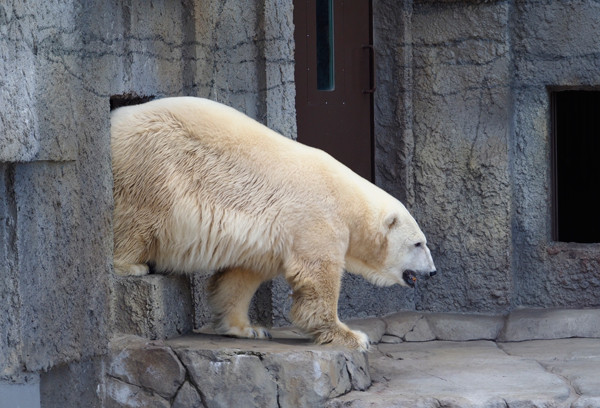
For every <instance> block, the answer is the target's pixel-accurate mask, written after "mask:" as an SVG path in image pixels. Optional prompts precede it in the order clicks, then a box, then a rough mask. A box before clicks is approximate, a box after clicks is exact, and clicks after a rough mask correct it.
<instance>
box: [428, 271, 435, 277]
mask: <svg viewBox="0 0 600 408" xmlns="http://www.w3.org/2000/svg"><path fill="white" fill-rule="evenodd" d="M436 273H437V271H433V272H429V276H435V274H436Z"/></svg>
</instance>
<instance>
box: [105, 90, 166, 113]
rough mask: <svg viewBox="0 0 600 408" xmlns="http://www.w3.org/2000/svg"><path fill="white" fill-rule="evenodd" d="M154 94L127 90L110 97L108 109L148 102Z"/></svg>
mask: <svg viewBox="0 0 600 408" xmlns="http://www.w3.org/2000/svg"><path fill="white" fill-rule="evenodd" d="M155 98H156V97H155V96H154V95H138V94H136V93H135V92H128V93H124V94H120V95H113V96H111V97H110V110H111V111H112V110H115V109H117V108H120V107H121V106H130V105H139V104H142V103H146V102H150V101H151V100H153V99H155Z"/></svg>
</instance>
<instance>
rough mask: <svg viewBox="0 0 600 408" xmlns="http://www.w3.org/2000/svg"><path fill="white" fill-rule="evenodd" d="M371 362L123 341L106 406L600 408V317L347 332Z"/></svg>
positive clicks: (288, 341)
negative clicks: (362, 340) (366, 345)
mask: <svg viewBox="0 0 600 408" xmlns="http://www.w3.org/2000/svg"><path fill="white" fill-rule="evenodd" d="M350 325H351V326H352V327H354V328H357V329H361V330H364V331H365V332H366V333H367V334H368V335H369V337H370V339H371V340H372V343H373V344H372V347H371V351H370V352H368V353H359V352H351V351H348V350H343V349H337V348H334V347H330V346H315V345H313V344H312V343H311V342H310V341H309V340H308V339H306V338H305V337H304V336H302V335H301V334H300V333H299V332H297V331H296V330H294V329H293V328H279V329H274V330H273V331H272V334H273V339H272V340H270V341H261V340H240V339H232V338H226V337H220V336H215V335H211V334H201V333H197V334H190V335H186V336H183V337H179V338H175V339H171V340H154V341H150V340H146V339H144V338H141V337H137V336H122V337H119V338H116V339H114V340H113V342H112V346H111V348H112V351H111V355H110V358H109V361H108V363H107V378H106V383H105V387H106V399H105V404H104V405H105V406H106V407H176V408H182V407H206V408H212V407H277V408H284V407H328V408H338V407H356V408H363V407H417V408H418V407H422V408H429V407H432V408H433V407H468V408H471V407H472V408H495V407H540V408H541V407H544V408H546V407H565V408H566V407H571V408H584V407H585V408H600V310H519V311H516V312H513V313H511V314H510V315H508V316H483V315H462V314H427V313H418V312H402V313H396V314H394V315H391V316H387V317H384V318H374V319H366V320H360V321H354V322H350Z"/></svg>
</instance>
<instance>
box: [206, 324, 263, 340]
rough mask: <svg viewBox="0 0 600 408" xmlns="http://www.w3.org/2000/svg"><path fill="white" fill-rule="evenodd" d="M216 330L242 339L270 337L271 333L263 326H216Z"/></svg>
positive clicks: (224, 334)
mask: <svg viewBox="0 0 600 408" xmlns="http://www.w3.org/2000/svg"><path fill="white" fill-rule="evenodd" d="M216 332H217V333H218V334H221V335H223V336H231V337H239V338H242V339H270V338H271V333H269V331H268V330H267V329H265V328H264V327H261V326H246V327H235V326H233V327H229V328H227V329H225V328H216Z"/></svg>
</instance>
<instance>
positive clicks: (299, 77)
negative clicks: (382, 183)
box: [294, 0, 374, 180]
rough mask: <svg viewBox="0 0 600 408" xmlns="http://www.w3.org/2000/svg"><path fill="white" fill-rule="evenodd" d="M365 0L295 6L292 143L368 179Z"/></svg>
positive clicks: (369, 84)
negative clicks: (294, 128)
mask: <svg viewBox="0 0 600 408" xmlns="http://www.w3.org/2000/svg"><path fill="white" fill-rule="evenodd" d="M371 16H372V14H371V1H370V0H352V1H349V0H347V1H343V0H296V1H295V2H294V24H295V34H294V37H295V41H296V74H295V80H296V115H297V122H298V141H299V142H302V143H304V144H307V145H310V146H314V147H318V148H320V149H323V150H325V151H326V152H328V153H329V154H331V155H332V156H334V157H335V158H336V159H338V160H339V161H341V162H342V163H344V164H345V165H347V166H348V167H350V168H351V169H352V170H354V171H355V172H356V173H358V174H360V175H361V176H363V177H365V178H366V179H368V180H372V179H373V91H374V84H373V68H374V67H373V61H372V59H373V47H372V35H371V33H372V29H371V19H372V17H371Z"/></svg>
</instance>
